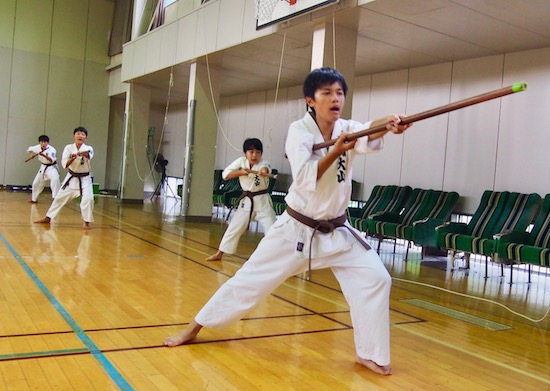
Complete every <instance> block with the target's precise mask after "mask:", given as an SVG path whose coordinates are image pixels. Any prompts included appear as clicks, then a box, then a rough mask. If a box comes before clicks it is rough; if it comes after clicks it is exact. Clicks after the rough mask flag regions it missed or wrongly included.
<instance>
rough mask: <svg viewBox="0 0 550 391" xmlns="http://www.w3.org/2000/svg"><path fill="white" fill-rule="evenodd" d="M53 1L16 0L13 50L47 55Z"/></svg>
mask: <svg viewBox="0 0 550 391" xmlns="http://www.w3.org/2000/svg"><path fill="white" fill-rule="evenodd" d="M52 14H53V0H43V1H42V0H41V1H32V0H17V8H16V14H15V36H14V48H15V49H16V50H20V51H25V52H34V53H43V54H44V53H45V54H47V53H49V52H50V40H51V34H52Z"/></svg>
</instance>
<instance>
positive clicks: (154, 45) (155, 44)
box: [145, 34, 162, 73]
mask: <svg viewBox="0 0 550 391" xmlns="http://www.w3.org/2000/svg"><path fill="white" fill-rule="evenodd" d="M145 41H146V45H147V56H146V57H145V73H153V72H154V71H156V70H158V69H160V46H161V42H162V34H150V35H147V37H146V38H145Z"/></svg>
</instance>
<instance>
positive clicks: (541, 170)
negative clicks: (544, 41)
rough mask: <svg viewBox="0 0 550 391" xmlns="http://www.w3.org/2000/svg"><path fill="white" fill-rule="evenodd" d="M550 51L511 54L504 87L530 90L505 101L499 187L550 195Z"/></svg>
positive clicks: (500, 147) (500, 141) (499, 152)
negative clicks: (520, 85)
mask: <svg viewBox="0 0 550 391" xmlns="http://www.w3.org/2000/svg"><path fill="white" fill-rule="evenodd" d="M549 64H550V48H546V49H540V50H531V51H525V52H518V53H512V54H508V55H506V57H505V61H504V81H503V85H504V86H509V85H512V84H514V83H516V82H520V81H526V82H527V83H528V87H527V90H526V91H524V92H521V93H516V94H513V95H511V96H508V97H505V98H503V99H502V107H501V117H500V121H499V123H500V132H499V151H498V155H497V164H496V175H495V187H497V188H505V189H510V190H514V191H521V192H526V193H530V192H535V193H539V194H540V195H541V196H544V195H545V194H547V193H550V161H549V159H548V150H549V146H550V125H549V124H550V110H548V107H549V105H550V103H549V102H550V76H549V74H548V73H549V72H550V66H549Z"/></svg>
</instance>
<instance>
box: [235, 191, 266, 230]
mask: <svg viewBox="0 0 550 391" xmlns="http://www.w3.org/2000/svg"><path fill="white" fill-rule="evenodd" d="M267 193H269V190H268V189H263V190H260V191H243V193H242V194H241V196H240V197H239V202H241V200H242V199H243V198H244V197H248V198H250V214H249V216H248V221H249V222H250V220H252V212H254V197H255V196H257V195H260V194H267Z"/></svg>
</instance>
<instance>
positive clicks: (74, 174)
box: [61, 170, 90, 197]
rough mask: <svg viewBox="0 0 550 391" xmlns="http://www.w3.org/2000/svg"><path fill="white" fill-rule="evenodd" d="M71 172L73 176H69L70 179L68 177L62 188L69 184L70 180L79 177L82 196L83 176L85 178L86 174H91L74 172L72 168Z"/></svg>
mask: <svg viewBox="0 0 550 391" xmlns="http://www.w3.org/2000/svg"><path fill="white" fill-rule="evenodd" d="M69 174H71V176H70V177H69V179H67V182H65V183H64V184H63V186H61V188H62V189H65V188H66V187H67V185H68V184H69V182H70V181H71V179H73V178H78V187H79V189H80V196H81V197H82V178H84V177H85V176H88V175H90V173H89V172H74V171H72V170H69Z"/></svg>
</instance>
